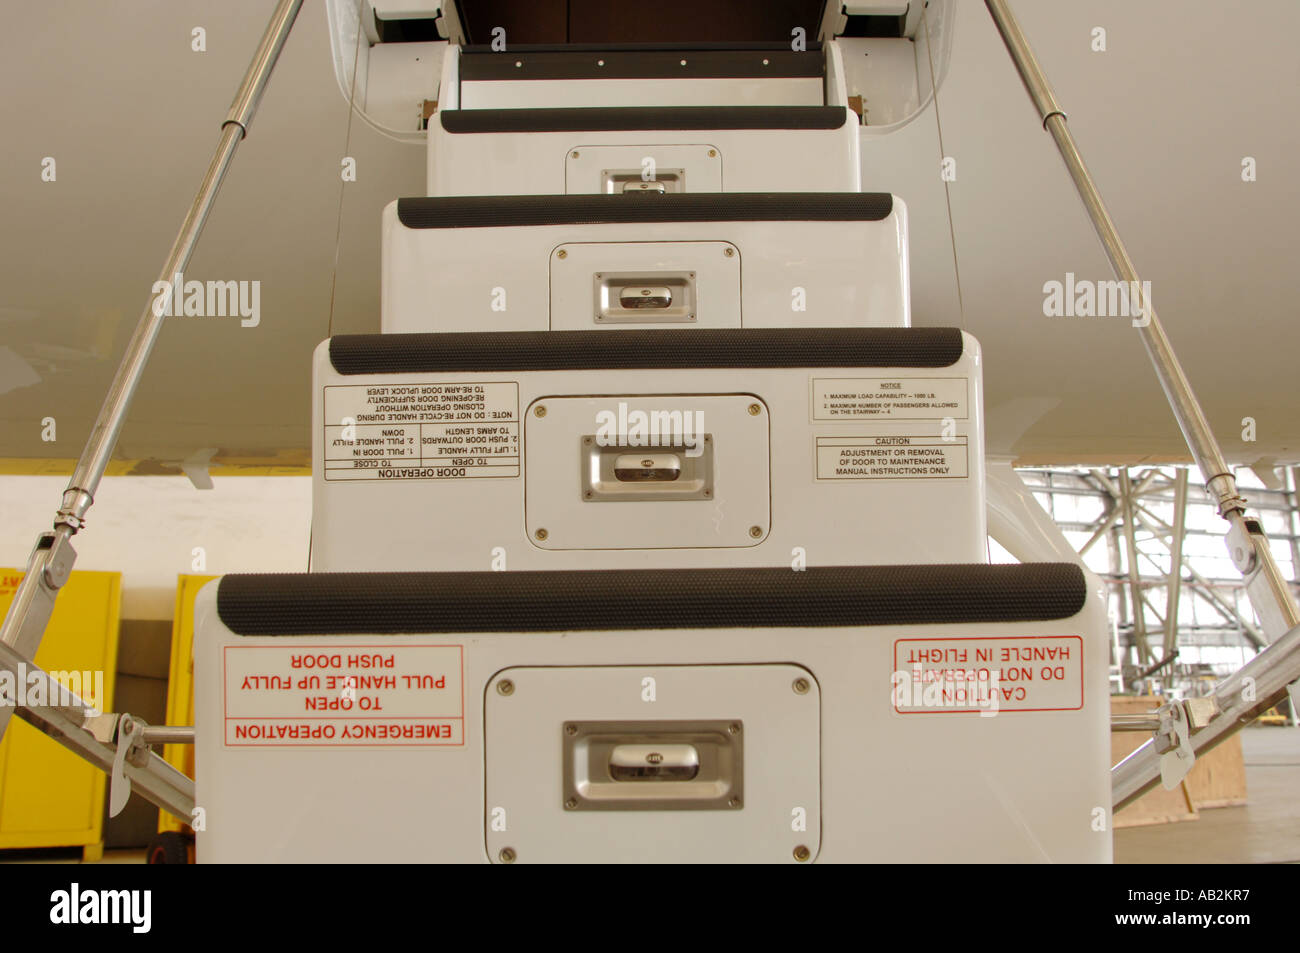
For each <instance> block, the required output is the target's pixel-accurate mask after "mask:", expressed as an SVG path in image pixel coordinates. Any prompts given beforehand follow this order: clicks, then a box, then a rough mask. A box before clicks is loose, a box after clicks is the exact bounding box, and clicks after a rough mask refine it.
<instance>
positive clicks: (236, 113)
mask: <svg viewBox="0 0 1300 953" xmlns="http://www.w3.org/2000/svg"><path fill="white" fill-rule="evenodd" d="M301 8H302V0H280V2H279V3H278V4H277V5H276V8H275V12H274V13H273V14H272V15H271V19H270V22H269V23H268V24H267V26H266V30H265V31H264V32H263V34H262V40H261V43H259V44H258V47H257V52H256V53H255V54H254V55H253V59H252V62H250V63H249V65H248V69H247V70H246V71H245V73H244V78H243V81H242V82H241V83H240V85H239V90H238V92H236V94H235V98H234V101H233V102H232V103H231V106H230V111H229V112H228V113H227V114H226V118H225V120H224V121H223V122H222V125H221V139H220V141H219V142H218V144H217V148H216V152H215V153H214V154H213V156H212V161H211V162H210V163H209V164H208V169H207V172H206V173H204V176H203V181H202V182H201V183H200V184H199V190H198V192H197V194H196V195H195V196H194V201H193V202H191V203H190V208H189V211H188V212H187V213H186V215H185V220H184V221H183V222H182V223H181V228H180V232H179V234H177V236H176V241H175V242H173V243H172V247H171V251H170V252H168V254H167V259H166V261H165V262H164V264H163V269H162V273H161V275H160V277H159V280H158V283H161V284H163V285H164V286H165V287H166V288H167V289H169V290H168V291H167V292H164V293H165V294H170V295H175V294H176V291H177V289H176V288H175V287H174V281H175V279H176V276H177V275H178V274H181V273H183V272H184V271H185V267H186V265H188V264H189V260H190V255H191V254H192V253H193V251H194V247H195V245H196V244H197V243H198V240H199V234H200V233H201V232H202V231H203V224H204V222H206V221H207V218H208V213H209V212H211V210H212V206H213V203H214V202H215V201H216V197H217V192H218V191H219V190H220V188H221V182H222V179H223V178H225V174H226V170H227V169H228V168H229V166H230V162H231V160H232V159H233V158H234V155H235V150H236V148H237V147H238V145H239V142H240V140H242V139H243V138H244V137H245V136H246V135H247V133H248V127H249V124H250V123H251V122H252V119H253V114H254V113H255V112H256V111H257V107H258V104H259V102H260V101H261V97H262V93H263V92H264V91H265V90H266V84H267V82H268V81H269V80H270V78H271V73H272V71H273V70H274V69H275V63H276V60H277V59H278V58H279V56H280V51H281V50H282V49H284V43H285V40H286V39H288V36H289V31H290V30H291V29H292V28H293V23H294V20H295V19H296V18H297V16H298V11H299V10H300V9H301ZM156 286H157V284H155V286H154V287H156ZM158 304H159V302H158V300H157V299H156V298H155V297H154V296H151V297H150V300H149V302H148V303H147V304H146V305H145V308H144V312H143V313H142V314H141V315H140V320H139V322H137V324H136V327H135V333H134V334H133V335H132V336H131V341H130V343H129V344H128V345H127V349H126V353H125V354H124V355H123V357H122V361H121V363H120V364H119V365H118V368H117V373H116V374H115V375H114V377H113V383H112V385H111V386H110V387H109V390H108V394H107V396H106V397H105V398H104V403H103V405H102V406H101V407H100V409H99V415H98V417H96V418H95V424H94V426H93V427H92V428H91V431H90V436H89V437H88V438H87V440H86V445H85V447H84V448H83V449H82V451H81V456H80V457H79V458H78V460H77V466H76V468H75V469H74V470H73V473H72V478H71V480H69V482H68V487H67V489H66V490H64V491H63V500H62V504H61V505H60V507H59V509H58V512H57V513H56V515H55V517H54V529H53V531H52V532H47V533H44V534H42V535H41V536H40V537H39V538H38V539H37V542H36V546H35V547H34V549H33V550H32V555H31V558H30V559H29V560H28V563H27V572H26V575H24V576H23V579H22V581H21V582H20V583H19V584H18V588H17V590H16V591H15V593H14V597H13V601H12V602H11V603H10V605H9V611H8V613H7V614H6V615H5V618H4V623H3V625H0V643H2V644H3V645H4V646H6V647H7V648H9V649H11V650H13V651H14V652H16V653H17V654H18V655H19V656H20V657H25V658H27V659H30V658H32V657H34V656H35V655H36V650H37V648H38V647H39V646H40V643H41V639H42V637H43V636H44V634H45V627H46V625H47V624H48V623H49V618H50V613H51V612H53V610H54V601H55V599H56V598H57V597H58V594H59V590H60V589H61V588H62V587H63V584H64V583H65V582H67V580H68V576H69V574H70V573H71V572H72V566H73V564H74V563H75V562H76V558H77V554H76V552H75V551H74V550H73V548H72V545H71V539H72V537H73V536H75V535H76V534H77V532H78V531H79V530H80V529H81V528H82V526H84V525H85V518H86V511H87V510H89V509H90V507H91V505H92V504H93V503H94V502H95V492H96V490H98V489H99V482H100V479H101V478H102V477H103V476H104V470H105V468H106V467H107V466H108V461H109V459H110V458H111V457H112V455H113V449H114V447H115V446H116V445H117V438H118V435H119V434H120V433H121V430H122V424H123V422H124V421H125V420H126V413H127V409H128V408H129V407H130V405H131V399H132V398H133V397H134V396H135V391H136V387H137V386H138V385H139V383H140V379H141V377H142V376H143V375H144V369H145V365H146V364H147V363H148V360H149V354H150V352H151V351H152V350H153V346H154V342H156V341H157V339H158V334H159V332H160V331H161V330H162V325H163V320H164V315H165V313H166V312H167V311H168V310H170V309H168V308H161V307H158ZM12 713H13V708H12V707H11V706H7V705H6V706H0V737H3V735H4V731H5V728H6V727H7V726H8V724H9V718H10V716H11V715H12ZM50 733H51V734H52V736H54V737H56V738H58V737H59V736H58V734H57V733H55V732H54V731H51V732H50ZM59 740H60V741H61V742H62V743H63V744H65V745H67V746H68V747H71V748H73V750H76V751H78V752H79V753H82V754H83V756H86V757H89V755H86V754H85V752H84V751H82V750H81V749H80V748H78V747H77V746H76V745H74V744H72V743H70V742H69V740H66V739H63V738H59ZM91 760H94V759H93V758H92V759H91Z"/></svg>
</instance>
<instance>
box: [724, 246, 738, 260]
mask: <svg viewBox="0 0 1300 953" xmlns="http://www.w3.org/2000/svg"><path fill="white" fill-rule="evenodd" d="M722 254H724V255H726V256H727V257H728V258H732V257H734V256H735V254H736V249H734V248H724V249H722Z"/></svg>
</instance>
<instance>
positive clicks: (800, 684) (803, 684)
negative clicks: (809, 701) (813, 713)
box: [790, 677, 812, 695]
mask: <svg viewBox="0 0 1300 953" xmlns="http://www.w3.org/2000/svg"><path fill="white" fill-rule="evenodd" d="M790 687H791V688H793V689H794V693H795V694H796V695H807V694H808V689H810V688H812V683H811V682H809V681H808V679H806V678H802V677H800V678H796V679H795V680H794V681H793V682H792V683H791V685H790Z"/></svg>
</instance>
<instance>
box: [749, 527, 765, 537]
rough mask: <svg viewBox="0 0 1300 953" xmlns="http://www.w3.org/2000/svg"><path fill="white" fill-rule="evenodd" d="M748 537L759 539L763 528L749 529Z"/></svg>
mask: <svg viewBox="0 0 1300 953" xmlns="http://www.w3.org/2000/svg"><path fill="white" fill-rule="evenodd" d="M749 535H750V536H752V537H754V538H755V539H758V537H760V536H762V535H763V527H761V526H751V527H750V528H749Z"/></svg>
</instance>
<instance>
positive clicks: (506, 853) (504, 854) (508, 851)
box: [497, 847, 518, 864]
mask: <svg viewBox="0 0 1300 953" xmlns="http://www.w3.org/2000/svg"><path fill="white" fill-rule="evenodd" d="M517 856H518V855H517V854H516V853H515V849H514V848H513V847H502V848H501V850H500V852H499V853H498V854H497V858H498V859H499V860H500V861H501V863H503V864H513V863H514V862H515V858H516V857H517Z"/></svg>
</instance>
